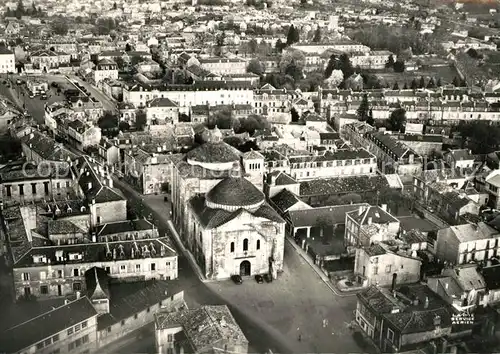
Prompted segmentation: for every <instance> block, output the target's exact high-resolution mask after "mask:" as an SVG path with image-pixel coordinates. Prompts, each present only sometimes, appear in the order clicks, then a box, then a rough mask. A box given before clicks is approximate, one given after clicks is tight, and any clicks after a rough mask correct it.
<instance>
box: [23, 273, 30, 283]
mask: <svg viewBox="0 0 500 354" xmlns="http://www.w3.org/2000/svg"><path fill="white" fill-rule="evenodd" d="M23 280H24V281H29V280H30V273H23Z"/></svg>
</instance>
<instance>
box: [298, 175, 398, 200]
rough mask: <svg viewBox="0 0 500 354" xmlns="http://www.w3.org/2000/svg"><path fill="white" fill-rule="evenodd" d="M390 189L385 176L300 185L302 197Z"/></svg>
mask: <svg viewBox="0 0 500 354" xmlns="http://www.w3.org/2000/svg"><path fill="white" fill-rule="evenodd" d="M386 187H389V184H388V182H387V179H386V178H384V176H372V177H368V176H356V177H340V178H324V179H315V180H311V181H304V182H301V183H300V196H314V195H318V196H321V195H330V194H341V193H360V192H367V191H376V190H381V189H383V188H386Z"/></svg>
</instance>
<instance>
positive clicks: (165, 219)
mask: <svg viewBox="0 0 500 354" xmlns="http://www.w3.org/2000/svg"><path fill="white" fill-rule="evenodd" d="M114 182H115V186H116V187H118V188H120V189H122V191H123V190H125V191H126V192H124V193H127V194H128V195H131V196H132V197H133V198H135V199H137V200H140V201H141V202H142V204H143V205H144V206H145V207H146V208H147V209H148V211H149V212H150V213H151V214H152V215H153V216H154V218H155V220H157V221H158V222H160V223H162V224H163V225H164V226H165V227H166V228H167V229H168V231H170V232H169V233H168V234H169V236H171V238H172V240H173V241H174V242H175V244H176V246H177V249H178V250H180V251H181V252H182V254H183V255H184V257H186V259H187V260H188V261H189V264H190V265H191V267H192V268H193V270H194V272H195V273H196V275H197V276H198V278H199V279H200V280H201V281H202V282H209V281H210V280H209V279H206V277H205V276H204V274H203V272H202V270H201V268H200V266H199V265H198V263H196V261H195V259H194V257H193V255H192V254H191V252H189V250H188V249H187V248H186V247H184V244H183V243H182V241H181V237H180V235H179V233H178V232H177V230H176V229H175V226H174V224H173V223H172V220H170V207H169V202H165V201H164V199H163V198H164V195H151V196H144V195H142V194H140V193H139V192H137V191H136V190H135V189H134V188H132V187H131V186H129V185H128V184H127V183H125V182H122V181H121V180H119V179H117V178H114Z"/></svg>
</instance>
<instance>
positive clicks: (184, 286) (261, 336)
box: [115, 183, 295, 353]
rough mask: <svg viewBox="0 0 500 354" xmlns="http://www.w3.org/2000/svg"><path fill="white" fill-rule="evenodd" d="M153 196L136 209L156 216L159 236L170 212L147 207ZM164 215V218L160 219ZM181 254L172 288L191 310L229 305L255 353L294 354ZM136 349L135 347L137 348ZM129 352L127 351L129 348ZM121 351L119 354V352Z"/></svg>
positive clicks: (129, 194)
mask: <svg viewBox="0 0 500 354" xmlns="http://www.w3.org/2000/svg"><path fill="white" fill-rule="evenodd" d="M115 185H116V187H119V188H120V189H121V190H122V192H123V194H124V195H125V196H126V197H127V198H129V199H133V200H137V199H138V198H141V196H140V195H138V194H136V193H132V192H131V191H130V189H127V188H123V187H122V186H121V185H120V183H115ZM150 198H151V197H146V198H144V199H145V202H144V203H140V202H137V203H136V204H134V207H135V208H137V209H139V210H144V211H145V214H146V215H147V214H149V213H152V214H154V219H155V220H154V221H156V223H157V225H158V229H159V232H160V234H165V233H167V234H168V233H169V232H168V228H167V225H166V220H167V218H168V212H165V213H162V215H159V214H158V213H155V212H153V210H152V209H151V208H150V207H148V206H147V204H148V200H149V199H150ZM152 198H156V201H155V202H156V203H159V201H160V200H163V196H152ZM141 204H142V205H145V207H144V208H142V207H139V205H141ZM159 216H161V218H159ZM178 253H179V260H178V267H179V273H180V276H179V279H177V280H173V281H172V286H171V289H172V291H173V292H176V291H177V290H179V291H180V290H184V294H185V296H184V299H185V301H186V303H187V305H188V307H197V306H200V305H202V304H204V305H222V304H227V305H228V306H229V308H230V309H231V312H232V314H233V316H234V317H235V319H236V320H237V322H238V324H239V325H240V326H241V328H242V329H243V331H244V333H245V335H246V336H247V338H248V340H249V341H250V343H251V345H252V348H253V349H252V351H253V352H258V353H264V352H266V351H267V350H269V349H271V350H272V351H273V352H275V353H293V352H294V345H295V343H291V342H289V341H288V340H287V338H286V337H285V336H283V335H282V334H281V333H280V332H279V331H277V330H276V329H274V328H272V326H270V325H269V324H267V323H265V321H263V320H262V319H261V318H260V317H259V316H255V315H252V314H251V313H248V312H244V311H241V309H240V308H238V307H236V306H233V305H232V304H231V302H228V301H225V299H223V298H222V297H221V296H220V295H219V294H218V293H217V292H216V291H214V290H213V289H212V288H210V287H208V286H207V284H205V283H203V282H202V281H200V279H199V278H198V277H197V275H196V273H195V272H194V271H193V269H192V268H191V265H190V264H189V261H188V260H187V259H186V258H185V257H184V256H183V255H182V253H181V252H178ZM140 342H142V339H137V343H140ZM134 349H135V348H134ZM127 351H128V349H127ZM134 351H137V352H147V351H148V348H147V347H144V348H137V349H136V350H134ZM117 352H120V351H117Z"/></svg>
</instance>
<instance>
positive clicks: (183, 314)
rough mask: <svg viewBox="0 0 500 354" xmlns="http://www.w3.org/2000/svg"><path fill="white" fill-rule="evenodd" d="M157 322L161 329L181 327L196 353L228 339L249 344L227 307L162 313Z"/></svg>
mask: <svg viewBox="0 0 500 354" xmlns="http://www.w3.org/2000/svg"><path fill="white" fill-rule="evenodd" d="M155 322H156V326H157V328H160V329H163V328H170V327H179V326H181V327H182V329H183V331H184V333H185V335H186V337H187V339H188V342H189V343H191V344H192V346H193V349H194V351H195V352H201V351H203V350H207V349H209V348H210V346H214V345H217V344H218V343H219V342H221V341H225V340H228V339H229V340H230V341H232V342H236V343H248V340H247V339H246V337H245V335H244V334H243V332H242V330H241V328H240V327H239V326H238V324H237V323H236V320H235V319H234V317H233V315H232V314H231V311H229V308H228V307H227V306H226V305H219V306H203V307H200V308H196V309H190V310H182V311H177V312H173V313H160V314H157V315H156V319H155Z"/></svg>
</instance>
